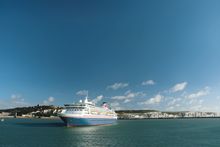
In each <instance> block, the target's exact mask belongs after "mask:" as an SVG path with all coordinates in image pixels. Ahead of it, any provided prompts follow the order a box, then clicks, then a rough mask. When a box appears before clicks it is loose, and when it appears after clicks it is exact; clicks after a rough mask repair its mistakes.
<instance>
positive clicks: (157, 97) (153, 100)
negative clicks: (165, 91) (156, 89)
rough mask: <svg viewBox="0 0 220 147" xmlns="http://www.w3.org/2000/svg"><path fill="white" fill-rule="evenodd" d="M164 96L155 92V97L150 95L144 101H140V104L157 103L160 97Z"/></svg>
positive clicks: (160, 99)
mask: <svg viewBox="0 0 220 147" xmlns="http://www.w3.org/2000/svg"><path fill="white" fill-rule="evenodd" d="M163 98H164V96H162V95H160V94H157V95H156V96H155V97H152V98H150V99H148V100H146V101H145V102H141V103H140V104H146V105H148V104H159V103H160V102H161V101H162V99H163Z"/></svg>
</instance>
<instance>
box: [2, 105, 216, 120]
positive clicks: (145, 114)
mask: <svg viewBox="0 0 220 147" xmlns="http://www.w3.org/2000/svg"><path fill="white" fill-rule="evenodd" d="M61 110H62V107H58V106H53V105H41V106H40V105H37V106H30V107H18V108H11V109H4V110H0V117H29V118H34V117H35V118H40V117H56V116H57V114H58V113H59V112H60V111H61ZM115 112H116V113H117V115H118V119H169V118H211V117H220V113H217V112H192V111H179V112H178V111H177V112H174V111H172V112H165V111H164V112H161V111H158V110H117V111H115Z"/></svg>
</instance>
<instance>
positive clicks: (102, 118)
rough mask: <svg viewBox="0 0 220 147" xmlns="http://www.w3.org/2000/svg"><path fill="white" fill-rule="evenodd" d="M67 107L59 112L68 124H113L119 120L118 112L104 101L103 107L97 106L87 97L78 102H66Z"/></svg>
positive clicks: (69, 125)
mask: <svg viewBox="0 0 220 147" xmlns="http://www.w3.org/2000/svg"><path fill="white" fill-rule="evenodd" d="M64 106H65V108H64V109H63V110H62V111H61V113H60V114H59V117H60V118H61V119H62V120H63V121H64V123H65V124H66V126H68V127H71V126H89V125H106V124H113V123H115V122H116V121H117V114H116V113H115V112H114V111H113V110H112V109H110V108H109V107H108V105H107V103H106V102H103V104H102V105H101V107H97V106H95V104H94V103H93V102H92V101H88V98H87V97H86V98H85V100H84V101H82V100H80V101H79V102H78V103H73V104H65V105H64Z"/></svg>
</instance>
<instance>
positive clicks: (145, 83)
mask: <svg viewBox="0 0 220 147" xmlns="http://www.w3.org/2000/svg"><path fill="white" fill-rule="evenodd" d="M154 84H155V82H154V81H153V80H148V81H143V82H142V84H141V85H143V86H146V85H154Z"/></svg>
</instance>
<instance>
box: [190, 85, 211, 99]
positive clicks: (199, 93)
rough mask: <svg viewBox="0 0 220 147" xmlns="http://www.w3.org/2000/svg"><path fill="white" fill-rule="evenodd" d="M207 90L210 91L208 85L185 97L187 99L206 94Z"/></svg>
mask: <svg viewBox="0 0 220 147" xmlns="http://www.w3.org/2000/svg"><path fill="white" fill-rule="evenodd" d="M209 91H210V88H209V87H205V88H204V89H202V90H200V91H198V92H196V93H192V94H189V95H188V96H186V98H188V99H195V98H199V97H202V96H205V95H208V94H209Z"/></svg>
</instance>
